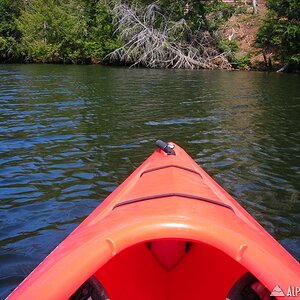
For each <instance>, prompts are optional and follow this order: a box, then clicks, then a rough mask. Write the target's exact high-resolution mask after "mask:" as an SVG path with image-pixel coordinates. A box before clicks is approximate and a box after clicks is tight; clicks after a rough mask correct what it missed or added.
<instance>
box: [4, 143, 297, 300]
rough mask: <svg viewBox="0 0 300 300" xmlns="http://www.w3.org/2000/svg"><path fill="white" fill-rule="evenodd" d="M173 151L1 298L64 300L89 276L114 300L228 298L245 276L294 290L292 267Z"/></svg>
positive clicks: (136, 176) (157, 157)
mask: <svg viewBox="0 0 300 300" xmlns="http://www.w3.org/2000/svg"><path fill="white" fill-rule="evenodd" d="M174 150H175V155H169V154H167V153H165V152H164V151H163V150H161V149H157V150H156V151H155V152H154V153H153V154H152V155H151V156H150V157H149V158H148V159H147V160H146V161H145V162H144V163H143V164H142V165H141V166H140V167H139V168H137V169H136V170H135V171H134V172H133V173H132V174H131V175H130V176H129V177H128V178H127V179H126V180H125V181H124V182H123V183H122V184H121V185H120V186H119V187H118V188H117V189H116V190H115V191H114V192H113V193H112V194H111V195H109V196H108V197H107V198H106V199H105V201H103V202H102V203H101V204H100V205H99V207H98V208H96V209H95V211H94V212H93V213H92V214H91V215H90V216H88V217H87V218H86V220H84V221H83V222H82V223H81V224H80V225H79V227H78V228H77V229H75V231H74V232H73V233H71V234H70V235H69V236H68V237H67V238H66V239H65V240H64V241H63V242H62V243H61V244H60V245H59V246H58V247H57V248H56V249H55V250H54V251H53V252H52V253H51V254H50V255H49V256H48V257H47V258H46V259H45V260H44V261H43V262H42V263H41V264H40V265H39V266H38V267H37V268H36V269H35V270H34V271H33V273H32V274H30V276H28V277H27V279H26V280H25V281H24V282H23V283H22V284H21V285H20V286H19V287H18V288H17V289H16V290H15V291H14V292H13V293H12V294H11V295H10V297H9V298H8V299H10V300H11V299H41V298H43V299H69V298H70V297H71V296H72V295H73V294H74V293H75V292H76V290H78V288H79V287H80V286H81V285H82V284H83V283H84V282H85V281H86V280H88V279H89V278H91V277H94V278H96V279H97V280H98V281H99V282H100V283H101V285H102V286H103V287H104V289H105V291H106V293H107V295H108V297H109V299H111V300H119V299H120V300H121V299H123V300H126V299H131V300H135V299H145V300H148V299H149V300H150V299H158V300H160V299H161V300H163V299H164V300H167V299H168V300H177V299H178V300H179V299H226V297H228V295H229V294H230V291H231V290H232V288H233V287H234V286H235V285H236V283H237V282H239V280H240V278H243V276H245V274H251V276H252V277H253V278H255V280H257V281H259V282H260V283H261V284H262V285H263V286H264V287H265V288H266V289H267V290H269V291H272V290H273V288H274V287H275V286H277V285H279V286H280V287H281V289H282V290H284V291H287V290H288V288H289V287H290V286H297V284H298V285H299V281H300V268H299V263H298V262H297V261H296V260H295V259H294V258H293V257H292V256H291V255H290V254H289V253H288V252H287V251H286V250H285V249H284V248H282V247H281V246H280V245H279V244H278V242H277V241H275V240H274V239H273V238H272V237H271V236H270V235H269V234H268V233H267V232H266V231H265V230H264V229H263V228H262V227H261V226H260V225H259V224H258V223H257V222H256V221H255V220H254V219H253V218H252V217H251V216H250V215H249V214H248V213H247V212H246V211H245V210H244V209H243V208H242V207H241V206H240V205H239V204H238V203H237V202H236V201H235V200H234V199H233V198H232V197H231V196H230V195H229V194H228V193H227V192H226V191H225V190H224V189H223V188H222V187H220V186H219V185H218V184H217V183H216V182H215V181H214V180H213V179H212V178H211V177H210V176H209V175H208V174H207V173H206V172H205V171H204V170H203V169H202V168H200V167H199V166H198V165H197V164H196V163H195V162H194V161H193V160H192V159H191V158H190V157H189V156H188V154H187V153H186V152H185V151H184V150H183V149H182V148H180V147H179V146H178V145H175V148H174ZM281 299H282V298H281ZM283 299H284V298H283Z"/></svg>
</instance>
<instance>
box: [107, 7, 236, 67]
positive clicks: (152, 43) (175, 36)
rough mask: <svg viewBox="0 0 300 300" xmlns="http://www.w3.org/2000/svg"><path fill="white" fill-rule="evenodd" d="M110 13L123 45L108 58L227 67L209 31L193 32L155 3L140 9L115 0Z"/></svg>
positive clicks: (132, 62) (161, 64) (144, 63)
mask: <svg viewBox="0 0 300 300" xmlns="http://www.w3.org/2000/svg"><path fill="white" fill-rule="evenodd" d="M112 13H113V15H114V20H113V22H114V25H115V26H116V32H118V34H119V36H120V37H121V39H122V40H123V41H124V45H123V46H122V47H121V48H119V49H116V50H115V51H113V52H112V53H110V54H109V55H107V57H106V59H107V60H110V61H111V62H122V63H125V64H128V65H131V67H134V66H138V65H141V66H144V67H148V68H174V69H175V68H176V69H177V68H178V69H216V68H223V69H230V68H231V65H230V63H229V61H228V59H227V54H226V53H220V52H219V50H218V49H217V47H216V43H215V39H214V37H213V36H212V34H211V33H210V32H209V31H207V30H199V31H198V32H197V34H196V35H193V34H192V30H191V29H190V28H189V26H188V24H187V22H186V21H185V20H184V19H181V20H180V21H178V22H174V21H173V22H172V21H169V20H168V18H167V17H166V16H164V15H163V14H162V13H161V12H160V9H159V6H158V5H157V4H156V3H154V4H151V5H149V6H147V7H146V8H145V9H144V10H143V11H139V9H138V8H134V7H129V6H128V5H126V4H123V3H117V4H115V5H114V6H113V8H112Z"/></svg>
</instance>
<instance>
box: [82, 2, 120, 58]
mask: <svg viewBox="0 0 300 300" xmlns="http://www.w3.org/2000/svg"><path fill="white" fill-rule="evenodd" d="M85 10H86V19H87V26H88V31H87V38H86V39H85V41H84V52H85V56H86V57H87V58H88V59H89V60H90V61H91V62H97V61H99V60H102V59H103V58H104V57H105V56H106V55H107V54H108V53H110V52H111V51H113V50H114V49H116V48H118V47H120V46H121V42H120V41H119V40H118V38H117V36H116V35H115V34H114V27H113V21H112V15H111V14H110V12H109V10H108V8H107V6H106V4H105V1H104V0H93V1H88V0H87V1H86V4H85Z"/></svg>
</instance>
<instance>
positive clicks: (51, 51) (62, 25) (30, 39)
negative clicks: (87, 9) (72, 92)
mask: <svg viewBox="0 0 300 300" xmlns="http://www.w3.org/2000/svg"><path fill="white" fill-rule="evenodd" d="M17 24H18V28H19V30H20V32H21V33H22V42H23V46H24V48H23V51H24V54H26V55H27V57H28V58H29V59H30V60H33V61H37V62H76V61H78V60H80V58H81V49H82V41H81V38H82V37H83V36H84V35H85V32H86V23H85V20H84V18H83V8H82V6H81V5H80V3H78V2H75V1H68V2H67V1H59V0H46V1H44V0H31V1H30V2H28V5H27V7H26V8H25V9H24V10H23V12H22V14H21V16H20V18H19V20H18V22H17Z"/></svg>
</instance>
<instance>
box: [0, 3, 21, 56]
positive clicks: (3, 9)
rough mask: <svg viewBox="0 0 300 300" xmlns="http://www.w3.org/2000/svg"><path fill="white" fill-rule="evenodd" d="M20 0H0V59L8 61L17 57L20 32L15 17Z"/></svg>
mask: <svg viewBox="0 0 300 300" xmlns="http://www.w3.org/2000/svg"><path fill="white" fill-rule="evenodd" d="M22 4H23V2H22V1H21V0H15V1H11V0H0V61H10V60H14V59H17V57H18V40H19V38H20V32H19V30H18V29H17V26H16V18H17V17H18V16H19V14H20V9H21V7H22Z"/></svg>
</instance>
